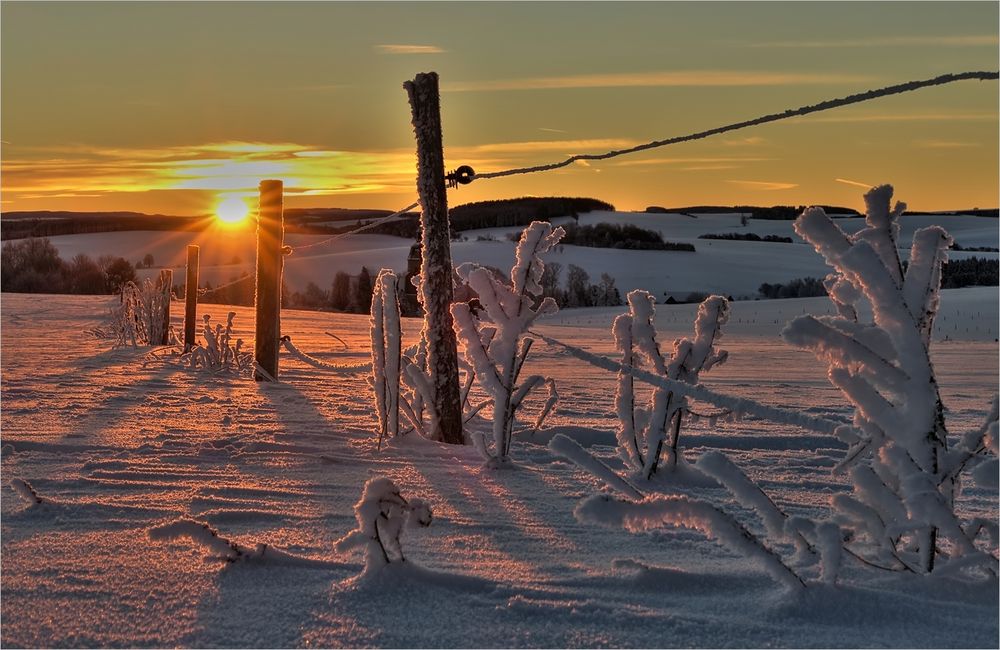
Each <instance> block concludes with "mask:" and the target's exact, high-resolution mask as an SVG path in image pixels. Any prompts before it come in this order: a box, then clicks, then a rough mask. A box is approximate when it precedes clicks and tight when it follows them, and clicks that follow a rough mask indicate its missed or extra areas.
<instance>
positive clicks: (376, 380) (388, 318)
mask: <svg viewBox="0 0 1000 650" xmlns="http://www.w3.org/2000/svg"><path fill="white" fill-rule="evenodd" d="M398 281H399V280H398V278H397V277H396V274H395V273H393V272H392V271H390V270H389V269H382V270H381V271H380V272H379V274H378V277H377V278H376V279H375V288H374V295H373V296H372V308H371V339H372V376H371V380H370V383H371V386H372V389H373V390H374V391H375V413H376V414H377V415H378V423H379V444H380V445H381V442H382V439H383V438H386V437H389V438H394V437H396V436H397V435H399V398H400V395H399V373H400V367H401V363H402V347H401V346H402V338H403V332H402V329H401V327H400V324H399V294H398V293H397V284H398Z"/></svg>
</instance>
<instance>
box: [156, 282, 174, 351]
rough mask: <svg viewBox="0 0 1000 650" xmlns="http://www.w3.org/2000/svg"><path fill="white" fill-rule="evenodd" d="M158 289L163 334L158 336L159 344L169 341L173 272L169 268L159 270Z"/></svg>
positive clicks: (165, 343)
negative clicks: (162, 301)
mask: <svg viewBox="0 0 1000 650" xmlns="http://www.w3.org/2000/svg"><path fill="white" fill-rule="evenodd" d="M159 287H160V291H161V292H163V300H164V302H165V305H164V307H163V336H162V337H161V338H160V345H168V344H169V343H170V303H171V300H172V299H173V287H174V272H173V271H171V270H170V269H163V270H162V271H160V280H159Z"/></svg>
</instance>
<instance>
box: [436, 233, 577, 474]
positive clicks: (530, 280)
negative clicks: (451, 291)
mask: <svg viewBox="0 0 1000 650" xmlns="http://www.w3.org/2000/svg"><path fill="white" fill-rule="evenodd" d="M563 234H564V232H563V229H562V228H553V227H552V224H549V223H545V222H541V221H534V222H532V223H531V225H529V226H528V227H527V228H526V229H525V230H524V233H523V234H522V236H521V241H520V242H518V244H517V248H516V251H515V261H514V266H513V267H512V268H511V271H510V285H508V284H506V283H505V282H502V281H501V280H499V279H498V278H496V277H495V276H494V275H493V273H491V272H490V271H489V269H486V268H484V267H482V266H479V265H476V264H463V265H462V266H460V267H459V268H458V274H459V276H460V277H461V278H462V279H463V280H464V281H466V282H468V284H469V287H471V288H472V290H473V291H475V292H476V293H477V294H478V296H479V301H480V303H481V304H482V305H483V308H484V310H485V312H486V313H485V318H484V319H483V320H482V321H480V320H479V319H478V318H477V317H476V316H474V315H473V313H472V311H471V309H470V307H469V305H468V304H467V303H455V304H453V305H452V306H451V313H452V316H453V317H454V319H455V327H456V328H457V329H458V334H459V338H460V339H461V341H462V343H463V345H464V348H465V357H466V360H467V361H468V363H469V365H470V366H471V367H472V368H473V370H474V371H475V374H476V379H477V380H478V381H479V384H480V386H481V387H482V388H483V390H485V391H486V393H487V394H488V395H489V396H490V398H491V399H492V405H493V444H492V449H491V448H490V445H489V444H487V442H486V439H485V436H473V442H474V443H475V444H476V446H477V448H478V449H479V450H480V452H481V453H482V454H483V456H484V457H485V458H486V459H487V461H488V462H489V463H490V464H493V465H502V464H505V463H507V462H508V461H509V455H508V454H509V452H510V443H511V437H512V434H513V428H514V421H515V417H516V413H517V409H518V408H519V407H520V406H521V404H522V403H523V401H524V399H525V397H527V395H528V393H529V392H530V391H531V390H532V389H533V388H535V387H537V386H541V385H544V384H546V379H545V378H544V377H542V376H540V375H532V376H531V377H528V378H527V379H525V380H524V381H520V374H521V369H522V368H523V366H524V362H525V359H526V358H527V356H528V352H529V351H530V349H531V344H532V341H533V340H532V339H531V338H530V337H528V336H527V333H528V330H529V328H530V327H531V325H532V323H534V322H535V320H536V319H537V318H538V317H539V316H542V315H545V314H551V313H554V312H555V311H557V309H558V307H556V303H555V300H553V299H552V298H551V297H546V298H544V299H542V300H541V301H539V297H540V296H541V295H542V287H541V285H540V284H539V280H540V279H541V277H542V270H543V268H544V266H545V265H544V264H543V262H542V259H541V255H542V254H543V253H545V252H547V251H549V250H550V249H551V248H552V247H553V246H555V245H556V243H558V241H559V240H560V239H561V238H562V236H563ZM519 382H520V383H519ZM552 395H555V393H554V387H552V386H551V384H550V396H552ZM550 409H551V406H549V410H550ZM538 424H539V425H540V423H538ZM536 428H537V427H536Z"/></svg>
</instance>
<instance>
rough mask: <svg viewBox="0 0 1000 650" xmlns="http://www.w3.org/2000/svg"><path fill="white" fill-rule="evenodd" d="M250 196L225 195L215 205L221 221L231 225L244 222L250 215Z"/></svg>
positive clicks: (216, 213)
mask: <svg viewBox="0 0 1000 650" xmlns="http://www.w3.org/2000/svg"><path fill="white" fill-rule="evenodd" d="M250 209H251V208H250V203H249V201H248V197H246V196H243V195H240V194H230V195H226V196H223V197H222V198H221V200H220V201H219V203H218V205H216V206H215V216H216V217H218V219H219V221H221V222H222V223H225V224H229V225H236V224H239V223H242V222H243V221H244V220H246V218H247V217H249V216H250Z"/></svg>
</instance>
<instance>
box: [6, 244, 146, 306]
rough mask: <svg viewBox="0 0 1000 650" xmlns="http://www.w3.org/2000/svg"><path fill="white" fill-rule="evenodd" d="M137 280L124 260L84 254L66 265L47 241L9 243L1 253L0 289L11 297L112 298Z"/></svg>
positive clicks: (110, 256) (131, 268)
mask: <svg viewBox="0 0 1000 650" xmlns="http://www.w3.org/2000/svg"><path fill="white" fill-rule="evenodd" d="M135 279H136V275H135V267H134V266H132V263H131V262H129V261H128V260H126V259H125V258H124V257H116V256H114V255H101V256H100V257H98V258H97V259H96V260H95V259H92V258H91V257H90V256H89V255H84V254H82V253H81V254H79V255H77V256H76V257H74V258H73V259H72V260H70V261H69V262H66V261H64V260H63V259H62V258H61V257H60V256H59V251H58V250H57V249H56V247H55V246H53V245H52V242H51V241H49V240H48V239H46V238H44V237H41V238H35V237H33V238H29V239H21V240H18V241H9V242H7V243H6V244H4V245H3V249H2V252H0V287H2V290H3V291H9V292H12V293H73V294H112V293H118V292H119V291H120V290H121V287H122V285H123V284H125V283H126V282H128V281H130V280H131V281H134V280H135Z"/></svg>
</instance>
